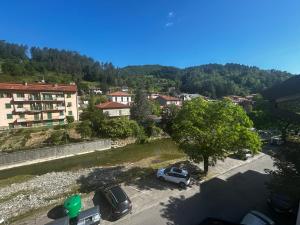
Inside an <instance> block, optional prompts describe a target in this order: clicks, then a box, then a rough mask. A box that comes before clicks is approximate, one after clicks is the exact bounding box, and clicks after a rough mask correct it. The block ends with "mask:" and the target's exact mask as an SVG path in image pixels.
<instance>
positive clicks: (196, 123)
mask: <svg viewBox="0 0 300 225" xmlns="http://www.w3.org/2000/svg"><path fill="white" fill-rule="evenodd" d="M252 126H253V123H252V121H251V120H250V119H249V117H248V116H247V114H246V112H245V111H244V110H243V109H242V107H240V106H237V105H235V104H233V103H232V102H230V101H228V100H222V101H206V100H204V99H202V98H195V99H193V100H191V101H188V102H186V103H185V104H184V105H183V107H182V109H181V110H180V111H179V113H178V114H177V116H176V118H175V121H174V124H173V127H172V138H173V139H174V141H176V142H177V143H179V146H180V148H181V149H183V151H184V152H185V153H186V154H187V155H188V156H189V157H190V159H191V160H193V161H195V162H200V161H203V163H204V172H205V173H207V172H208V167H209V165H214V164H215V163H216V161H217V159H224V158H225V157H226V156H227V155H228V154H229V153H235V152H238V151H240V150H241V149H243V148H247V149H250V150H251V151H252V152H253V153H256V152H258V151H259V150H260V149H261V142H260V138H259V136H258V134H257V133H256V132H254V131H252V130H251V129H250V128H251V127H252Z"/></svg>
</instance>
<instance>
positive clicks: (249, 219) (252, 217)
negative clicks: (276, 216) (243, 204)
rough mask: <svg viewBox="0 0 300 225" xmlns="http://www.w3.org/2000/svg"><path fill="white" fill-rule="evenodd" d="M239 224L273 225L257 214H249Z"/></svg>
mask: <svg viewBox="0 0 300 225" xmlns="http://www.w3.org/2000/svg"><path fill="white" fill-rule="evenodd" d="M241 224H245V225H274V222H273V221H272V220H271V219H270V218H268V217H267V216H266V215H264V214H262V213H260V212H258V211H254V210H253V211H251V212H249V213H248V214H247V215H246V216H245V217H244V218H243V220H242V222H241Z"/></svg>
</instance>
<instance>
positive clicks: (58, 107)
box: [56, 105, 65, 110]
mask: <svg viewBox="0 0 300 225" xmlns="http://www.w3.org/2000/svg"><path fill="white" fill-rule="evenodd" d="M56 109H57V110H65V107H64V106H63V105H59V106H57V107H56Z"/></svg>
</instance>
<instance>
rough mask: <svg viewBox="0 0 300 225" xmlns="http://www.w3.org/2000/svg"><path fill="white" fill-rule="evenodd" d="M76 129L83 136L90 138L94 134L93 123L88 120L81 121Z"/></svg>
mask: <svg viewBox="0 0 300 225" xmlns="http://www.w3.org/2000/svg"><path fill="white" fill-rule="evenodd" d="M76 130H77V132H78V133H80V135H81V137H82V138H90V137H91V136H92V128H91V123H90V122H89V121H87V120H85V121H83V122H82V123H80V124H79V125H78V126H77V128H76Z"/></svg>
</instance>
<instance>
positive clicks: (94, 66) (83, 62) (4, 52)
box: [0, 41, 291, 98]
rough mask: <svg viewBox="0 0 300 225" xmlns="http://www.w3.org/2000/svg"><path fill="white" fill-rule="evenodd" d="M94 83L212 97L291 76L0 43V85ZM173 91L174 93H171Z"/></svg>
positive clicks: (104, 87) (246, 90)
mask: <svg viewBox="0 0 300 225" xmlns="http://www.w3.org/2000/svg"><path fill="white" fill-rule="evenodd" d="M15 76H18V78H19V80H20V81H36V80H40V79H41V78H43V77H44V78H45V79H46V80H47V81H48V82H63V83H67V82H70V81H76V82H77V83H78V84H79V88H81V87H83V86H82V85H80V82H81V81H90V82H97V83H98V84H99V86H100V87H101V88H102V90H104V91H106V90H108V88H109V87H115V86H118V87H120V86H128V87H130V88H132V89H136V88H139V87H140V85H141V84H142V83H144V85H145V89H146V90H147V91H152V92H158V91H159V92H165V93H168V92H169V88H171V87H172V88H175V91H176V92H178V91H181V92H188V93H199V94H202V95H206V96H209V97H212V98H219V97H222V96H225V95H231V94H233V95H246V94H249V93H256V92H261V91H263V90H264V89H266V88H268V87H271V86H273V85H275V84H278V83H280V82H282V81H284V80H286V79H288V78H289V77H291V74H289V73H286V72H281V71H277V70H261V69H259V68H257V67H250V66H245V65H239V64H232V63H231V64H225V65H220V64H208V65H201V66H194V67H187V68H184V69H180V68H176V67H172V66H161V65H142V66H127V67H124V68H116V67H115V66H114V65H113V64H112V63H111V62H101V61H97V60H94V59H92V58H91V57H88V56H85V55H82V54H80V53H78V52H75V51H69V50H64V49H55V48H47V47H44V48H40V47H31V48H30V49H28V47H27V46H26V45H18V44H11V43H7V42H5V41H0V81H14V80H15ZM173 90H174V89H173Z"/></svg>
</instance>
